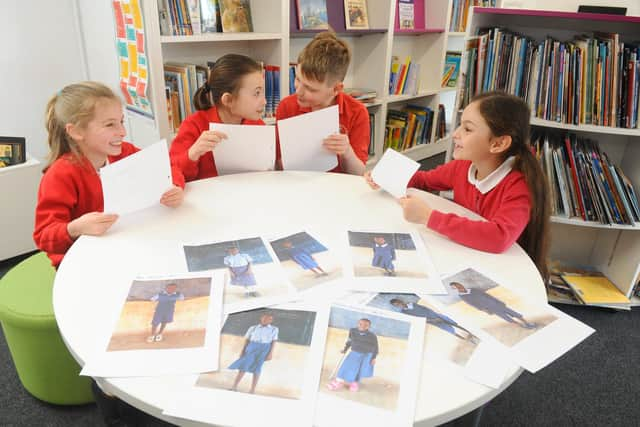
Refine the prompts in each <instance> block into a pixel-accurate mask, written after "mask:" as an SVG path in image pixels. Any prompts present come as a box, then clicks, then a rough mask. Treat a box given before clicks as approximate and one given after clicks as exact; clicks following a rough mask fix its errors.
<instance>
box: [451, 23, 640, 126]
mask: <svg viewBox="0 0 640 427" xmlns="http://www.w3.org/2000/svg"><path fill="white" fill-rule="evenodd" d="M466 50H467V67H466V76H467V79H466V81H465V88H464V89H465V90H464V93H463V96H462V105H463V106H464V105H466V104H467V103H468V102H469V100H470V99H471V97H473V95H474V94H477V93H479V92H483V91H488V90H504V91H506V92H509V93H512V94H514V95H516V96H520V97H522V98H524V99H525V100H526V101H527V102H528V104H529V106H530V108H531V111H532V114H533V115H535V116H536V117H539V118H542V119H545V120H552V121H556V122H561V123H569V124H576V125H577V124H592V125H599V126H611V127H622V128H637V127H638V90H639V84H638V82H639V80H640V45H639V44H637V43H635V44H630V43H625V42H621V41H620V36H619V34H617V33H606V34H604V33H596V34H594V35H591V36H579V37H576V38H575V39H573V40H572V41H568V42H562V41H558V40H555V39H553V38H550V37H547V38H546V39H545V40H543V41H540V42H538V41H535V40H532V39H530V38H527V37H523V36H521V35H518V34H516V33H512V32H509V31H506V30H503V29H500V28H492V29H490V30H488V31H487V32H484V33H482V34H479V35H478V36H476V37H473V38H472V39H470V40H468V41H467V46H466Z"/></svg>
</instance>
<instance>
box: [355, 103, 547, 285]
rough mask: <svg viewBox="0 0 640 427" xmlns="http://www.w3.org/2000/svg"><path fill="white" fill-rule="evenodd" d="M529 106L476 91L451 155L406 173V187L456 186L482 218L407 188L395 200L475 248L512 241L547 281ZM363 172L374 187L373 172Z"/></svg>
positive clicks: (543, 189)
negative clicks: (447, 209)
mask: <svg viewBox="0 0 640 427" xmlns="http://www.w3.org/2000/svg"><path fill="white" fill-rule="evenodd" d="M530 114H531V113H530V111H529V107H528V106H527V104H526V103H525V102H524V101H523V100H522V99H520V98H518V97H516V96H513V95H508V94H506V93H503V92H485V93H482V94H479V95H477V96H476V97H474V98H473V99H472V101H471V103H469V105H467V107H466V108H465V109H464V111H463V113H462V120H461V124H460V126H459V127H458V129H456V131H455V132H454V133H453V158H454V160H453V161H451V162H448V163H446V164H444V165H442V166H439V167H437V168H435V169H433V170H430V171H418V172H416V173H415V175H414V176H413V178H412V179H411V181H409V187H415V188H419V189H423V190H426V189H428V190H436V191H443V190H453V195H454V201H455V202H456V203H458V204H459V205H462V206H464V207H466V208H467V209H470V210H472V211H474V212H476V213H478V214H480V215H482V216H483V217H484V218H485V219H486V221H477V220H471V219H468V218H464V217H461V216H459V215H456V214H452V213H444V212H440V211H438V210H434V209H432V208H431V207H430V206H429V205H428V204H427V203H425V202H424V201H422V200H421V199H419V198H416V197H411V196H409V197H404V198H402V199H400V204H401V205H402V208H403V210H404V217H405V219H407V220H408V221H410V222H415V223H419V224H425V225H426V226H427V227H429V228H430V229H432V230H434V231H437V232H439V233H441V234H444V235H445V236H447V237H449V238H450V239H451V240H454V241H456V242H458V243H460V244H463V245H465V246H469V247H471V248H474V249H479V250H482V251H487V252H494V253H500V252H503V251H505V250H507V249H508V248H509V247H510V246H511V245H512V244H513V243H515V242H516V241H517V242H518V243H519V244H520V246H522V248H523V249H524V250H525V251H526V252H527V254H528V255H529V257H531V259H532V260H533V262H534V263H535V265H536V267H537V268H538V270H539V271H540V274H541V275H542V277H543V279H544V280H545V281H546V279H548V276H549V275H548V270H547V264H546V261H547V260H546V257H547V249H548V246H549V213H550V206H549V198H548V197H549V196H548V191H547V184H546V180H545V179H544V174H543V171H542V168H541V167H540V164H539V163H538V161H537V160H536V158H535V156H534V155H533V153H532V152H531V149H530V146H529V117H530ZM365 179H366V180H367V182H368V183H369V185H370V186H371V187H372V188H378V186H377V185H376V184H375V183H374V182H373V181H372V180H371V174H370V173H366V174H365Z"/></svg>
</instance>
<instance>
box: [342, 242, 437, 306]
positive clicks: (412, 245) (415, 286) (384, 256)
mask: <svg viewBox="0 0 640 427" xmlns="http://www.w3.org/2000/svg"><path fill="white" fill-rule="evenodd" d="M345 237H346V243H347V249H346V250H345V253H346V254H347V256H345V257H344V271H345V278H347V279H351V280H347V281H345V284H344V286H345V289H348V290H353V291H376V292H408V293H417V294H445V293H446V292H447V291H446V290H445V288H444V285H443V284H442V279H441V277H440V275H439V274H438V271H437V269H436V266H435V264H434V263H433V259H432V258H431V255H430V254H429V251H428V250H427V247H426V246H425V244H424V242H423V240H422V238H421V237H420V235H419V234H418V233H417V232H414V231H398V230H358V231H355V230H349V231H347V232H346V233H345ZM381 238H383V239H384V241H381V240H379V239H381ZM385 238H386V239H385ZM376 241H377V242H379V243H376Z"/></svg>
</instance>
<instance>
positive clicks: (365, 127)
mask: <svg viewBox="0 0 640 427" xmlns="http://www.w3.org/2000/svg"><path fill="white" fill-rule="evenodd" d="M350 60H351V52H350V51H349V47H348V46H347V44H346V43H345V42H344V41H342V40H340V39H339V38H337V37H336V35H335V33H333V32H328V31H325V32H322V33H320V34H318V35H316V36H315V37H314V38H313V40H311V42H310V43H309V44H308V45H306V46H305V48H304V49H302V52H300V55H299V56H298V66H297V69H296V80H295V87H296V93H295V94H293V95H289V96H288V97H286V98H284V99H283V100H282V101H281V102H280V105H279V106H278V109H277V111H276V120H282V119H287V118H289V117H294V116H297V115H300V114H304V113H309V112H311V111H315V110H320V109H322V108H326V107H329V106H331V105H338V111H339V114H340V117H339V120H340V131H341V133H339V134H334V135H329V136H327V138H325V139H324V147H325V148H326V149H327V150H329V151H332V152H334V153H336V155H337V156H338V166H336V167H335V168H334V169H332V170H331V171H329V172H342V173H349V174H353V175H362V174H363V173H364V169H365V164H366V162H367V157H368V154H367V152H368V148H369V113H368V112H367V108H366V107H365V106H364V105H363V104H362V103H361V102H360V101H357V100H355V99H353V98H352V97H351V96H349V95H347V94H345V93H344V92H343V91H342V89H343V88H344V83H343V80H344V77H345V75H346V74H347V68H349V62H350ZM276 157H277V160H278V163H280V159H281V154H280V144H279V143H278V145H277V153H276Z"/></svg>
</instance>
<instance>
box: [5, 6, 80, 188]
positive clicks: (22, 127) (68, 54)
mask: <svg viewBox="0 0 640 427" xmlns="http://www.w3.org/2000/svg"><path fill="white" fill-rule="evenodd" d="M74 5H75V0H58V1H55V2H49V1H38V0H23V1H19V2H17V1H2V2H0V40H2V49H0V75H1V78H0V93H2V98H3V102H0V135H7V136H24V137H26V139H27V151H28V152H29V153H30V154H31V155H32V156H33V157H36V158H38V159H43V158H44V157H46V155H47V153H48V147H47V134H46V132H45V129H44V109H45V106H46V103H47V101H48V100H49V98H50V97H51V96H52V95H53V94H54V93H56V91H58V90H59V89H60V88H61V87H63V86H64V85H66V84H69V83H71V82H74V81H78V80H83V79H85V78H86V74H85V71H84V69H83V67H82V63H83V62H82V49H81V47H80V37H79V35H80V33H79V31H78V27H77V25H76V20H75V18H74V14H75V8H74ZM25 190H27V189H25ZM28 190H29V191H32V189H28Z"/></svg>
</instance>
